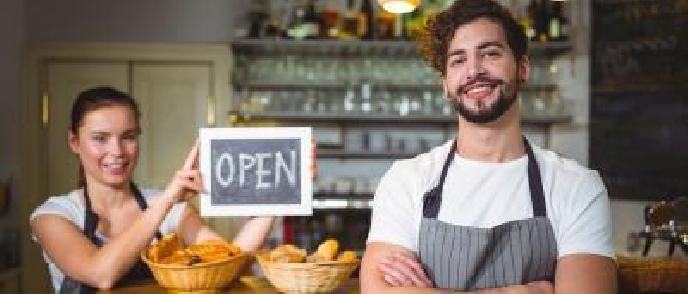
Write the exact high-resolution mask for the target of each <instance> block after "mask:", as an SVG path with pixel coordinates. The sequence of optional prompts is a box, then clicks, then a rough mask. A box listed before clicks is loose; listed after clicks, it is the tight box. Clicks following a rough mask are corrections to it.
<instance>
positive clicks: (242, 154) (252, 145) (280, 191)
mask: <svg viewBox="0 0 688 294" xmlns="http://www.w3.org/2000/svg"><path fill="white" fill-rule="evenodd" d="M200 138H201V148H200V162H201V165H200V169H201V174H202V177H203V181H204V185H205V187H206V191H207V194H206V195H201V215H203V216H237V215H310V214H312V204H311V203H312V201H311V200H312V182H311V177H310V171H309V167H310V165H311V129H310V128H208V129H201V132H200Z"/></svg>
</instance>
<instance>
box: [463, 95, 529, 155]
mask: <svg viewBox="0 0 688 294" xmlns="http://www.w3.org/2000/svg"><path fill="white" fill-rule="evenodd" d="M457 133H458V134H457V142H458V146H456V147H457V149H456V152H458V153H459V154H461V156H462V157H464V158H467V159H471V160H476V161H484V162H507V161H511V160H515V159H518V158H520V157H522V156H523V154H524V153H525V147H524V146H523V139H522V138H523V133H522V131H521V123H520V118H519V114H518V111H516V110H515V109H513V108H512V109H511V110H509V111H507V113H505V114H504V116H503V117H501V118H500V119H499V120H498V121H495V122H493V123H489V124H474V123H470V122H468V121H466V120H465V119H463V118H462V117H460V118H459V128H458V132H457Z"/></svg>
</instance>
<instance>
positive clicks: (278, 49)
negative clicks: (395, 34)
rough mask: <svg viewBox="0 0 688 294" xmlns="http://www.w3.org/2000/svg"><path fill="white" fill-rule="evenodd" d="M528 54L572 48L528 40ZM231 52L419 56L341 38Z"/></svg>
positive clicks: (237, 46)
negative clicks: (529, 41)
mask: <svg viewBox="0 0 688 294" xmlns="http://www.w3.org/2000/svg"><path fill="white" fill-rule="evenodd" d="M529 45H530V53H531V54H534V55H556V54H561V53H564V52H566V51H569V50H571V49H572V48H573V46H572V44H571V43H570V42H546V43H541V42H531V43H530V44H529ZM231 48H232V50H233V51H234V52H236V53H238V54H241V55H249V56H250V55H256V56H260V55H290V54H291V55H310V56H318V55H319V56H343V57H351V56H366V55H376V56H394V57H412V56H418V45H417V43H416V42H414V41H342V40H289V39H277V40H275V39H241V40H235V41H233V42H232V43H231Z"/></svg>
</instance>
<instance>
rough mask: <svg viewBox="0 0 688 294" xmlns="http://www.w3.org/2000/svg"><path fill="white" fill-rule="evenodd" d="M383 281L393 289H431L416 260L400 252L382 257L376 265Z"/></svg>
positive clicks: (429, 282) (430, 282) (421, 267)
mask: <svg viewBox="0 0 688 294" xmlns="http://www.w3.org/2000/svg"><path fill="white" fill-rule="evenodd" d="M378 268H379V270H380V272H381V273H382V275H383V277H384V279H385V281H386V282H387V284H388V285H390V286H395V287H419V288H431V287H433V285H432V281H430V279H429V278H428V276H427V275H426V274H425V271H424V270H423V266H421V264H420V262H418V259H417V258H416V257H415V256H413V255H409V254H406V253H402V252H395V253H392V254H390V255H388V256H385V257H383V258H382V259H381V260H380V263H379V265H378Z"/></svg>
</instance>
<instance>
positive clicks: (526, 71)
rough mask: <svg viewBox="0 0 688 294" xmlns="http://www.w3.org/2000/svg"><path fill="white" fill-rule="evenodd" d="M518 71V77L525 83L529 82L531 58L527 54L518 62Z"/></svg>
mask: <svg viewBox="0 0 688 294" xmlns="http://www.w3.org/2000/svg"><path fill="white" fill-rule="evenodd" d="M518 73H519V77H518V78H519V80H521V82H523V83H525V82H527V81H528V78H530V59H528V56H527V55H523V57H522V58H521V60H520V61H519V62H518Z"/></svg>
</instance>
